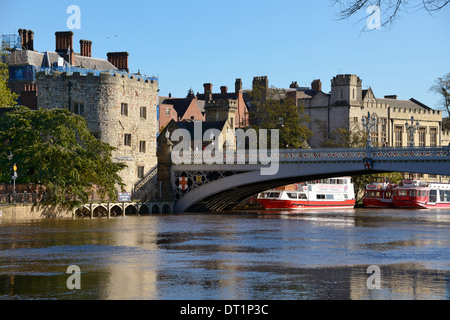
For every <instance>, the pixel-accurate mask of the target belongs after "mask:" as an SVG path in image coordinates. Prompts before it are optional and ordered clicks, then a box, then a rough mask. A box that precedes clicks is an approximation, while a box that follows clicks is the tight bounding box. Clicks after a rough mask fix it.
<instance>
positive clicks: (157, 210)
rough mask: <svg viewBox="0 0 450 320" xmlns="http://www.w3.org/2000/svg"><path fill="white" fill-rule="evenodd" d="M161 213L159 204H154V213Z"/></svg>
mask: <svg viewBox="0 0 450 320" xmlns="http://www.w3.org/2000/svg"><path fill="white" fill-rule="evenodd" d="M159 213H160V210H159V206H158V205H157V204H153V206H152V214H159Z"/></svg>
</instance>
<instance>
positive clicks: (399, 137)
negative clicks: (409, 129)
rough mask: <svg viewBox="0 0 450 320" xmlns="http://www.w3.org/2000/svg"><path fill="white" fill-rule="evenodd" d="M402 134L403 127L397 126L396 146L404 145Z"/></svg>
mask: <svg viewBox="0 0 450 320" xmlns="http://www.w3.org/2000/svg"><path fill="white" fill-rule="evenodd" d="M402 136H403V127H402V126H395V133H394V137H395V146H396V147H401V146H402V145H403V139H402Z"/></svg>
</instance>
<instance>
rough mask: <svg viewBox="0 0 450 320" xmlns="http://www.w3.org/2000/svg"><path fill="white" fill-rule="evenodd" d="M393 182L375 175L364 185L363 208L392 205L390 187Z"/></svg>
mask: <svg viewBox="0 0 450 320" xmlns="http://www.w3.org/2000/svg"><path fill="white" fill-rule="evenodd" d="M394 187H396V185H395V184H392V183H390V182H389V179H388V178H384V177H376V178H374V180H373V181H372V182H371V183H369V184H368V185H366V188H365V190H364V198H363V204H364V207H365V208H390V207H392V206H393V204H392V202H393V199H392V189H393V188H394Z"/></svg>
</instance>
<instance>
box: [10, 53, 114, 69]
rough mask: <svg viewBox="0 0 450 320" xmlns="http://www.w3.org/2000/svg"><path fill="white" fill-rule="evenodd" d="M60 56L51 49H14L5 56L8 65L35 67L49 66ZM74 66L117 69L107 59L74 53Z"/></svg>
mask: <svg viewBox="0 0 450 320" xmlns="http://www.w3.org/2000/svg"><path fill="white" fill-rule="evenodd" d="M60 57H61V56H60V55H59V54H58V53H56V52H52V51H46V52H43V53H42V52H37V51H31V50H16V51H13V52H12V53H11V54H10V55H8V57H7V64H8V65H9V66H11V67H12V66H27V65H32V66H36V67H50V66H53V64H54V63H57V62H58V58H60ZM74 67H81V68H83V69H90V70H98V71H111V70H117V68H116V67H115V66H114V65H112V64H111V63H110V62H109V61H108V60H105V59H97V58H91V57H84V56H80V55H75V61H74Z"/></svg>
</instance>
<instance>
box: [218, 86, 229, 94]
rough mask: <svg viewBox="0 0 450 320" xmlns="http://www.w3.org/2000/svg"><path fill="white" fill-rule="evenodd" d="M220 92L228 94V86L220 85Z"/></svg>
mask: <svg viewBox="0 0 450 320" xmlns="http://www.w3.org/2000/svg"><path fill="white" fill-rule="evenodd" d="M220 93H221V94H224V95H225V94H228V87H226V86H222V87H220Z"/></svg>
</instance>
